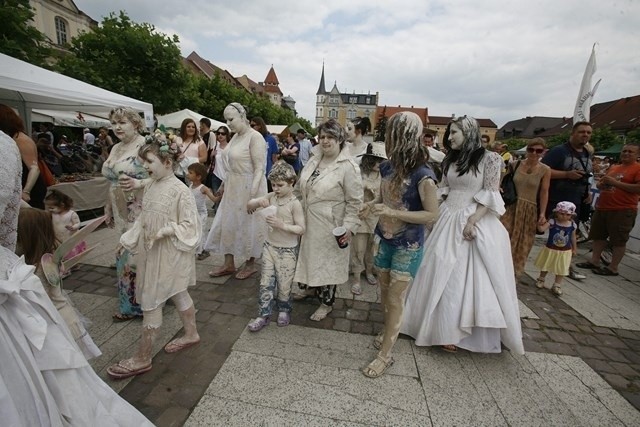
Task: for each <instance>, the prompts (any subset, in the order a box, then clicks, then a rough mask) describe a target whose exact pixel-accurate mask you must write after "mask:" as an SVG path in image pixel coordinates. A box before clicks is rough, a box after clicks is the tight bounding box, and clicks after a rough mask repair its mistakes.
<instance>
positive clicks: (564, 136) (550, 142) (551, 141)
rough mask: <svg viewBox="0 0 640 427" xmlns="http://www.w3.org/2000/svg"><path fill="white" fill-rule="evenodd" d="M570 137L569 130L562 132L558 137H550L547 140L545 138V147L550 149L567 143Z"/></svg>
mask: <svg viewBox="0 0 640 427" xmlns="http://www.w3.org/2000/svg"><path fill="white" fill-rule="evenodd" d="M570 136H571V131H570V130H565V131H564V132H562V133H559V134H558V135H554V136H550V137H549V138H547V146H548V147H549V148H551V147H555V146H556V145H560V144H564V143H565V142H567V141H569V137H570Z"/></svg>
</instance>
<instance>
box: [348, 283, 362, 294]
mask: <svg viewBox="0 0 640 427" xmlns="http://www.w3.org/2000/svg"><path fill="white" fill-rule="evenodd" d="M351 293H352V294H354V295H361V294H362V287H361V286H360V283H354V284H353V285H351Z"/></svg>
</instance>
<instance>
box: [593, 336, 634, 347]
mask: <svg viewBox="0 0 640 427" xmlns="http://www.w3.org/2000/svg"><path fill="white" fill-rule="evenodd" d="M595 336H597V337H598V340H600V342H601V343H602V345H605V346H607V347H613V348H631V349H632V350H640V347H638V348H633V347H632V346H629V347H627V344H626V343H627V342H630V341H634V340H626V339H625V340H624V342H623V340H620V338H617V337H615V336H613V335H595ZM638 344H640V341H639V342H638Z"/></svg>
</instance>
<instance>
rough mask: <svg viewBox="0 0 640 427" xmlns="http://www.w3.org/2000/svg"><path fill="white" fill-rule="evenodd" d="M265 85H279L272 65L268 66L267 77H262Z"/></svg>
mask: <svg viewBox="0 0 640 427" xmlns="http://www.w3.org/2000/svg"><path fill="white" fill-rule="evenodd" d="M264 84H265V85H276V86H277V85H279V84H280V82H279V81H278V76H276V70H274V69H273V65H272V66H271V68H269V72H268V73H267V77H265V78H264Z"/></svg>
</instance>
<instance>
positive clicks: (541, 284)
mask: <svg viewBox="0 0 640 427" xmlns="http://www.w3.org/2000/svg"><path fill="white" fill-rule="evenodd" d="M536 288H538V289H542V288H544V279H541V278H539V277H538V279H537V280H536Z"/></svg>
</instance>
